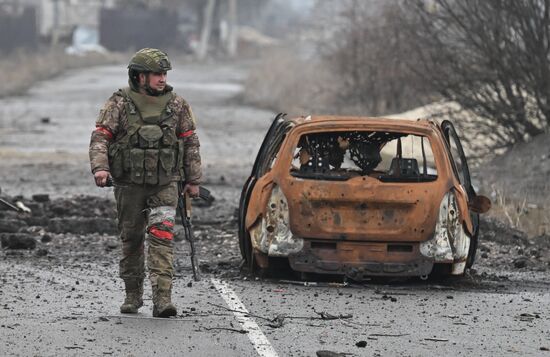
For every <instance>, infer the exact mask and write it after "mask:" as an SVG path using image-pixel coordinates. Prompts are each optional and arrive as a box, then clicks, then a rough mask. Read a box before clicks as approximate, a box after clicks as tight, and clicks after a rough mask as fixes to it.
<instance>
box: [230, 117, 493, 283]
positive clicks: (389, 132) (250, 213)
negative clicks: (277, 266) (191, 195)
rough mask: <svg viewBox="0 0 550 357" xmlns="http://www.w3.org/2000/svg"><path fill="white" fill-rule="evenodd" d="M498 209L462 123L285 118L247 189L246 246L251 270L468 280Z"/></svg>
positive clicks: (243, 203)
mask: <svg viewBox="0 0 550 357" xmlns="http://www.w3.org/2000/svg"><path fill="white" fill-rule="evenodd" d="M490 205H491V203H490V201H489V199H488V198H486V197H484V196H480V195H477V194H476V192H475V190H474V188H473V186H472V183H471V179H470V173H469V169H468V164H467V161H466V157H465V155H464V151H463V149H462V146H461V144H460V140H459V137H458V135H457V133H456V130H455V128H454V127H453V125H452V123H451V122H450V121H444V122H442V123H440V124H439V123H436V122H434V121H431V120H417V121H409V120H395V119H382V118H363V117H334V116H317V117H315V116H313V117H299V118H286V117H285V116H284V115H282V114H280V115H278V116H277V117H276V118H275V120H274V121H273V123H272V125H271V127H270V129H269V130H268V133H267V135H266V137H265V138H264V141H263V143H262V145H261V148H260V150H259V152H258V155H257V157H256V161H255V163H254V167H253V169H252V173H251V175H250V177H249V178H248V180H247V182H246V183H245V185H244V187H243V190H242V194H241V200H240V206H239V241H240V249H241V254H242V255H243V258H244V259H245V261H246V262H247V263H248V265H249V267H250V268H251V269H256V268H261V269H269V268H272V265H273V264H272V263H273V262H274V261H275V260H279V261H280V260H281V259H283V260H286V259H288V263H289V265H290V267H291V268H292V270H294V271H296V272H301V273H319V274H333V275H344V276H346V277H348V278H350V279H353V280H364V279H366V278H367V277H371V276H399V277H409V276H419V277H427V276H428V275H429V274H430V273H432V272H434V271H436V270H437V271H438V272H443V273H447V274H453V275H460V274H463V273H464V271H465V269H466V268H469V267H471V266H472V264H473V263H474V259H475V253H476V249H477V240H478V233H479V214H480V213H484V212H486V211H488V210H489V208H490Z"/></svg>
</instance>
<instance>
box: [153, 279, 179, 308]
mask: <svg viewBox="0 0 550 357" xmlns="http://www.w3.org/2000/svg"><path fill="white" fill-rule="evenodd" d="M176 314H177V310H176V307H175V306H174V304H172V281H169V282H167V281H164V279H158V282H157V285H156V286H153V317H170V316H175V315H176Z"/></svg>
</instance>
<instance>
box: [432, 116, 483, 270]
mask: <svg viewBox="0 0 550 357" xmlns="http://www.w3.org/2000/svg"><path fill="white" fill-rule="evenodd" d="M441 130H442V131H443V134H444V136H445V140H446V141H447V144H448V149H449V153H450V156H451V159H452V164H453V165H452V166H453V170H454V171H455V175H456V176H457V177H458V179H459V181H460V184H461V185H462V186H463V187H464V189H465V190H466V193H467V194H468V200H469V201H472V200H473V199H474V197H475V196H476V192H475V189H474V187H473V185H472V179H471V176H470V169H469V168H468V162H467V160H466V155H465V154H464V149H463V148H462V144H461V143H460V138H459V137H458V134H457V132H456V129H455V127H454V125H453V123H451V122H450V121H448V120H445V121H443V123H441ZM470 217H471V220H472V225H473V235H472V241H471V243H470V250H469V252H468V260H467V262H466V266H467V267H468V268H469V267H471V266H472V264H473V263H474V259H475V253H476V250H477V245H478V235H479V214H478V213H475V212H472V210H470Z"/></svg>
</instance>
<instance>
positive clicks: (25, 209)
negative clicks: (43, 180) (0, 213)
mask: <svg viewBox="0 0 550 357" xmlns="http://www.w3.org/2000/svg"><path fill="white" fill-rule="evenodd" d="M0 203H1V204H2V205H4V206H5V207H7V208H9V209H11V210H14V211H16V212H24V213H31V210H30V208H29V207H27V206H25V205H24V204H23V202H21V201H17V202H15V205H12V204H11V203H9V202H8V201H6V200H4V199H2V198H0Z"/></svg>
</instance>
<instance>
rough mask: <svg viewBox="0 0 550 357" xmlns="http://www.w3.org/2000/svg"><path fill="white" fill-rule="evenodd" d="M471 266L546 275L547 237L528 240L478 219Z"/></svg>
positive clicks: (548, 264)
mask: <svg viewBox="0 0 550 357" xmlns="http://www.w3.org/2000/svg"><path fill="white" fill-rule="evenodd" d="M480 227H481V229H480V235H479V245H478V251H477V255H476V263H475V265H474V267H475V266H489V267H492V268H500V269H502V268H504V267H506V269H511V270H514V269H521V270H535V271H547V270H549V269H550V236H549V235H540V236H538V237H532V238H530V237H528V236H527V234H526V233H525V232H522V231H520V230H518V229H515V228H512V227H510V226H509V225H507V224H505V223H503V222H500V221H498V220H496V219H493V218H486V217H484V218H482V220H481V226H480Z"/></svg>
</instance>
